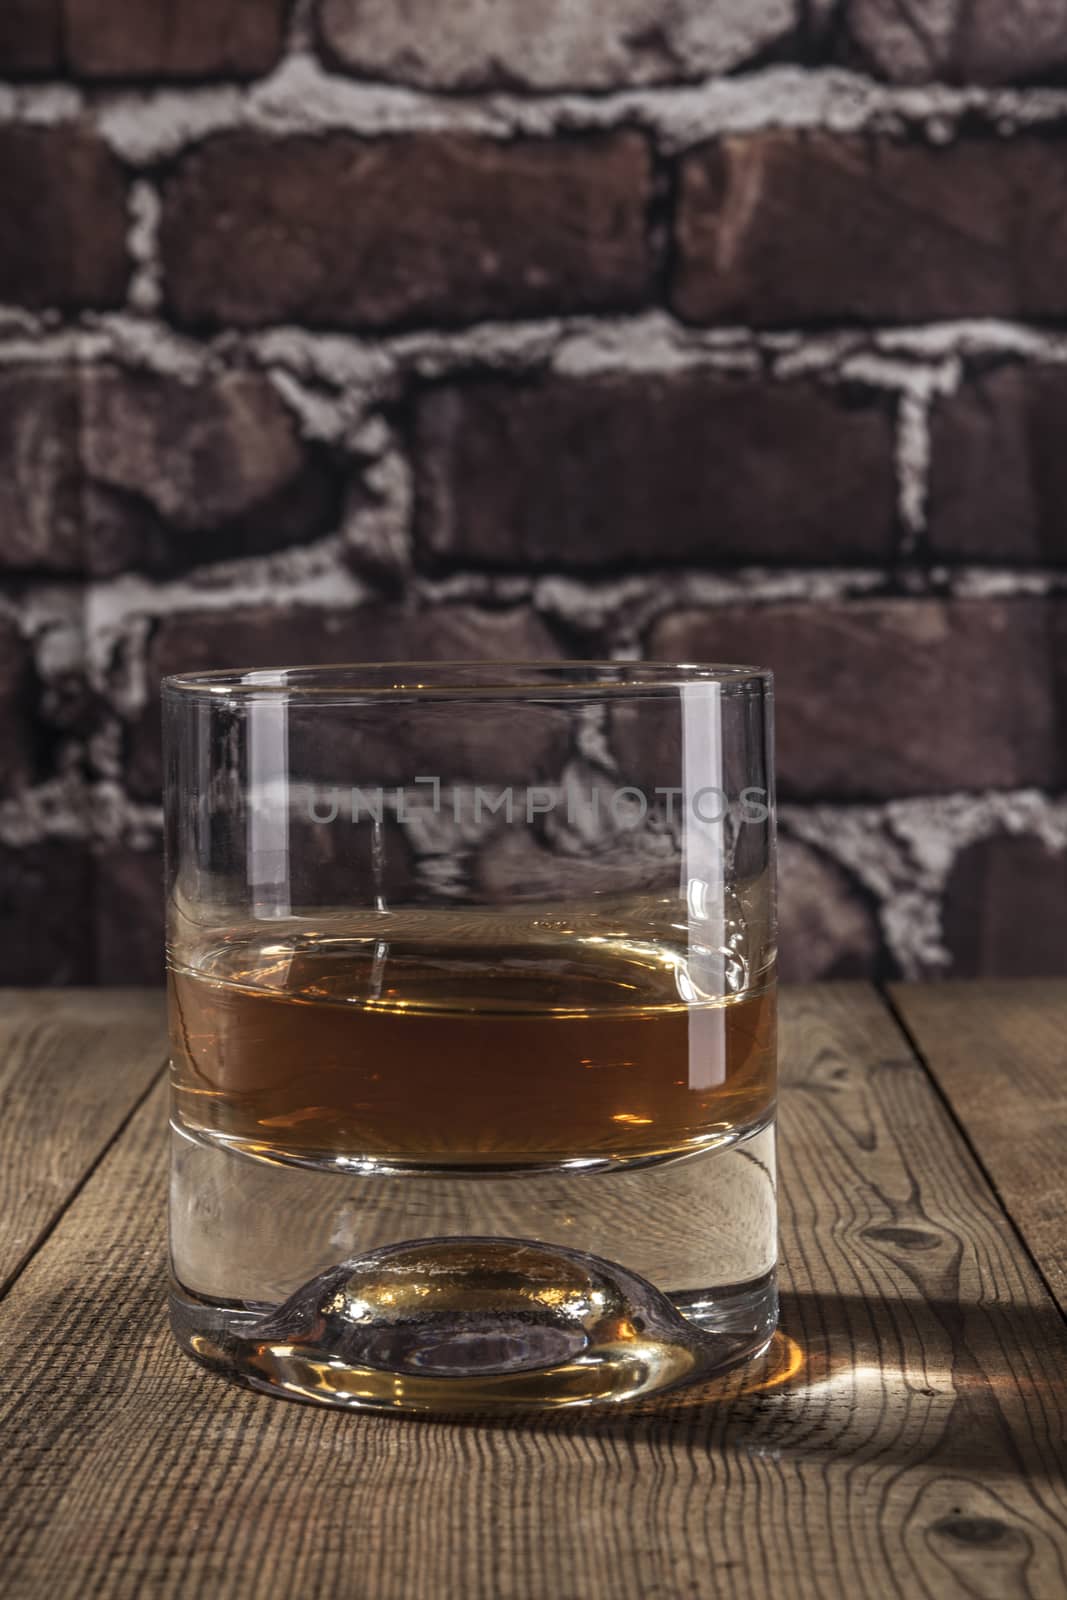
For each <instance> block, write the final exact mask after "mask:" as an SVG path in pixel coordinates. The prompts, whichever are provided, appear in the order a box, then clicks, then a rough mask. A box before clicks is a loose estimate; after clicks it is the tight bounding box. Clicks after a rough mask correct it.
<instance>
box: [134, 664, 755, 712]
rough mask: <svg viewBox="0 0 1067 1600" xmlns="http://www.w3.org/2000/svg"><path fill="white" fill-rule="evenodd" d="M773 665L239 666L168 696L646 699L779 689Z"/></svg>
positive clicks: (201, 676) (195, 675)
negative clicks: (707, 689) (700, 690)
mask: <svg viewBox="0 0 1067 1600" xmlns="http://www.w3.org/2000/svg"><path fill="white" fill-rule="evenodd" d="M773 683H774V674H773V672H772V671H771V669H770V668H769V667H756V666H741V665H733V664H729V663H717V662H666V661H549V660H544V661H540V660H530V661H354V662H337V663H331V664H330V665H328V666H292V667H268V668H254V667H236V668H224V669H220V670H211V671H207V672H178V673H171V674H168V675H167V676H166V677H165V678H163V680H162V683H161V691H162V694H163V697H164V698H165V699H174V700H207V701H213V702H218V701H225V700H234V701H238V702H242V701H254V700H257V699H261V698H262V699H268V698H275V699H276V698H277V696H279V695H285V696H293V697H297V698H299V699H301V700H302V701H304V702H305V703H308V702H310V703H314V702H317V701H318V702H322V703H338V702H344V701H346V700H350V699H353V698H354V699H357V700H363V699H366V698H369V699H375V700H377V699H396V700H404V699H408V700H411V699H423V698H427V699H429V698H433V699H452V698H463V697H470V696H476V695H491V696H492V697H494V698H503V699H509V698H513V699H516V700H523V699H528V698H542V697H543V696H544V695H545V694H546V692H548V693H551V694H556V693H560V694H565V695H568V696H571V695H573V696H580V695H596V696H598V695H613V696H626V695H639V694H645V693H648V692H649V691H650V690H672V689H685V688H690V687H692V686H693V685H696V684H704V685H709V684H716V685H718V686H719V687H720V688H722V689H725V690H727V691H738V690H742V689H744V688H746V687H750V686H752V685H756V684H758V685H760V686H761V687H762V690H763V692H764V693H770V692H771V690H772V688H773Z"/></svg>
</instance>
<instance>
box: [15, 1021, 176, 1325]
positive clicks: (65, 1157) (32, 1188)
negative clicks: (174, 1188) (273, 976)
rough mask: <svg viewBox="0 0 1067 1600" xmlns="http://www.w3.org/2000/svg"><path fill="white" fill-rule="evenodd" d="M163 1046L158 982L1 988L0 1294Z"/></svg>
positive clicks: (143, 1084) (158, 1066)
mask: <svg viewBox="0 0 1067 1600" xmlns="http://www.w3.org/2000/svg"><path fill="white" fill-rule="evenodd" d="M166 1053H167V1052H166V1040H165V1017H164V1009H163V1004H162V1001H161V999H160V996H159V995H158V994H157V993H156V992H155V991H152V990H140V991H137V990H114V989H113V990H106V989H101V990H78V989H65V990H48V991H44V990H37V991H30V990H20V989H5V990H2V991H0V1108H2V1115H0V1294H2V1293H3V1292H4V1290H5V1288H6V1287H7V1286H8V1285H9V1284H10V1282H11V1280H12V1278H13V1277H14V1276H15V1275H16V1274H17V1273H18V1271H19V1270H20V1268H21V1266H22V1264H23V1263H24V1262H25V1261H26V1259H27V1258H28V1257H29V1256H30V1255H31V1254H32V1252H33V1250H34V1248H35V1247H36V1245H37V1243H38V1242H39V1240H40V1239H41V1238H42V1236H43V1235H44V1234H45V1233H47V1231H48V1229H49V1228H50V1227H51V1225H52V1223H53V1221H54V1220H55V1218H56V1216H57V1215H58V1214H59V1212H60V1211H61V1210H62V1209H63V1207H64V1205H66V1203H67V1201H68V1200H69V1199H70V1196H71V1195H72V1194H73V1192H74V1191H75V1190H76V1189H77V1187H78V1185H79V1183H81V1182H82V1181H83V1180H84V1178H85V1175H86V1173H87V1172H89V1171H91V1170H92V1167H93V1165H94V1163H95V1162H96V1161H97V1159H98V1158H99V1156H100V1153H101V1151H103V1150H104V1149H105V1148H106V1147H107V1145H108V1143H109V1141H110V1140H111V1139H112V1138H113V1137H114V1135H115V1133H116V1132H117V1130H118V1129H119V1128H120V1127H121V1126H122V1123H123V1122H124V1120H125V1119H126V1118H127V1117H128V1116H129V1114H130V1112H131V1110H132V1109H133V1107H134V1106H135V1105H136V1103H137V1101H138V1100H139V1099H140V1098H141V1096H142V1095H143V1094H144V1093H145V1091H146V1090H147V1089H148V1087H149V1085H150V1084H151V1082H152V1080H153V1079H154V1078H156V1077H158V1075H159V1074H160V1072H162V1070H163V1067H164V1065H165V1062H166Z"/></svg>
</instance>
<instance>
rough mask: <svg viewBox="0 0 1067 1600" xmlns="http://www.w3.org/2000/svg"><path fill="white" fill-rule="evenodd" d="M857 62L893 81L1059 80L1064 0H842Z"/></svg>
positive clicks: (1065, 63) (1066, 21)
mask: <svg viewBox="0 0 1067 1600" xmlns="http://www.w3.org/2000/svg"><path fill="white" fill-rule="evenodd" d="M845 21H846V37H847V39H848V41H849V43H850V44H851V47H852V51H853V53H854V54H855V55H858V58H859V61H860V63H861V64H862V65H863V66H865V67H867V68H868V69H870V70H873V71H875V72H878V73H880V74H882V75H883V76H884V77H887V78H892V79H893V80H894V81H896V82H898V83H927V82H931V81H934V80H940V81H942V82H950V83H1012V82H1027V81H1041V80H1045V81H1048V80H1053V81H1058V80H1060V79H1061V78H1062V77H1063V75H1064V73H1065V72H1067V5H1065V4H1064V0H1009V3H1005V0H923V3H922V5H916V6H907V5H901V4H900V0H846V9H845Z"/></svg>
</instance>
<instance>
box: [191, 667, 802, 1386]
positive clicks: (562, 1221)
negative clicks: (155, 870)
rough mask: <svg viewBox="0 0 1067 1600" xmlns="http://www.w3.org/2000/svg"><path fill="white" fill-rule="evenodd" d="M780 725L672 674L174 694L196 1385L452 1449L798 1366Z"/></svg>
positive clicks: (428, 678) (362, 673) (215, 679)
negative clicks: (447, 1436) (779, 1346)
mask: <svg viewBox="0 0 1067 1600" xmlns="http://www.w3.org/2000/svg"><path fill="white" fill-rule="evenodd" d="M771 704H772V687H771V677H770V674H769V673H767V672H764V671H761V670H759V669H757V668H751V667H722V666H695V665H688V666H670V665H660V664H647V663H633V662H623V663H606V664H599V663H563V664H559V663H555V664H552V665H541V664H522V665H518V664H516V665H510V664H509V665H501V664H499V663H496V664H492V665H442V664H440V663H435V664H429V663H422V664H419V663H416V664H412V665H402V666H396V665H391V666H363V665H360V666H337V667H328V668H292V669H279V670H277V671H257V672H234V673H204V674H201V675H190V676H185V677H177V678H170V679H168V680H167V681H166V683H165V685H164V690H163V705H164V751H165V772H166V829H167V916H168V969H169V1003H170V1029H171V1045H172V1083H173V1090H172V1107H173V1110H172V1180H171V1271H172V1281H171V1314H172V1322H173V1327H174V1330H175V1334H176V1336H177V1338H178V1340H179V1342H180V1344H181V1345H182V1347H183V1348H184V1349H185V1350H186V1351H187V1352H188V1353H189V1354H190V1355H192V1356H194V1357H195V1358H196V1359H197V1360H198V1361H200V1362H202V1363H203V1364H204V1365H206V1366H208V1367H210V1368H212V1369H214V1370H215V1371H218V1372H221V1373H223V1374H226V1375H227V1376H229V1377H231V1378H233V1379H235V1380H236V1381H238V1382H241V1383H243V1384H246V1385H249V1386H251V1387H253V1388H256V1389H261V1390H264V1391H268V1392H275V1393H279V1394H283V1395H287V1396H289V1397H295V1398H301V1399H305V1400H311V1401H317V1402H320V1403H322V1404H326V1405H333V1406H341V1407H369V1408H378V1409H384V1408H391V1409H400V1410H406V1411H412V1412H442V1413H447V1412H456V1411H463V1410H481V1411H486V1410H490V1411H492V1410H496V1411H507V1410H509V1409H514V1410H520V1409H521V1410H526V1409H530V1408H537V1407H546V1408H549V1407H550V1408H555V1407H563V1406H580V1405H589V1404H599V1405H604V1404H610V1403H617V1402H622V1401H626V1400H629V1399H633V1398H635V1397H637V1396H641V1395H646V1394H649V1393H653V1392H656V1391H658V1390H661V1389H665V1388H669V1387H672V1386H674V1385H676V1384H680V1383H684V1382H691V1381H693V1380H697V1379H701V1378H704V1377H706V1376H708V1375H710V1374H711V1373H714V1372H717V1371H720V1370H722V1369H723V1368H725V1367H727V1366H730V1365H732V1364H734V1363H736V1362H738V1361H740V1360H742V1359H743V1358H745V1357H749V1356H753V1355H755V1354H757V1353H758V1352H760V1351H762V1350H763V1349H764V1348H765V1347H766V1346H767V1344H768V1342H769V1340H770V1338H771V1336H772V1334H773V1331H774V1327H775V1323H776V1318H777V1295H776V1277H775V1267H776V1256H777V1213H776V1185H775V1134H774V1124H775V1095H776V1069H777V1051H776V1035H775V914H774V901H775V896H774V866H775V861H774V780H773V764H772V714H771Z"/></svg>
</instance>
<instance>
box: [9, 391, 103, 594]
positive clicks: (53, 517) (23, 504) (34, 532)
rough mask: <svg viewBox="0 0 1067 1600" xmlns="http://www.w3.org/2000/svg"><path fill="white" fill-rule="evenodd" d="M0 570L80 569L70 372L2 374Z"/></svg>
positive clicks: (75, 416)
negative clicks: (1, 537) (1, 531)
mask: <svg viewBox="0 0 1067 1600" xmlns="http://www.w3.org/2000/svg"><path fill="white" fill-rule="evenodd" d="M0 527H2V528H3V539H2V540H0V568H4V569H7V570H9V571H23V570H24V571H40V572H64V573H69V572H78V571H80V570H81V569H82V567H83V565H84V552H83V548H82V526H81V511H80V474H79V470H78V390H77V383H76V380H75V378H74V376H73V375H72V374H71V373H69V372H63V371H59V370H49V369H41V368H32V369H28V370H24V371H20V370H13V371H7V372H0Z"/></svg>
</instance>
